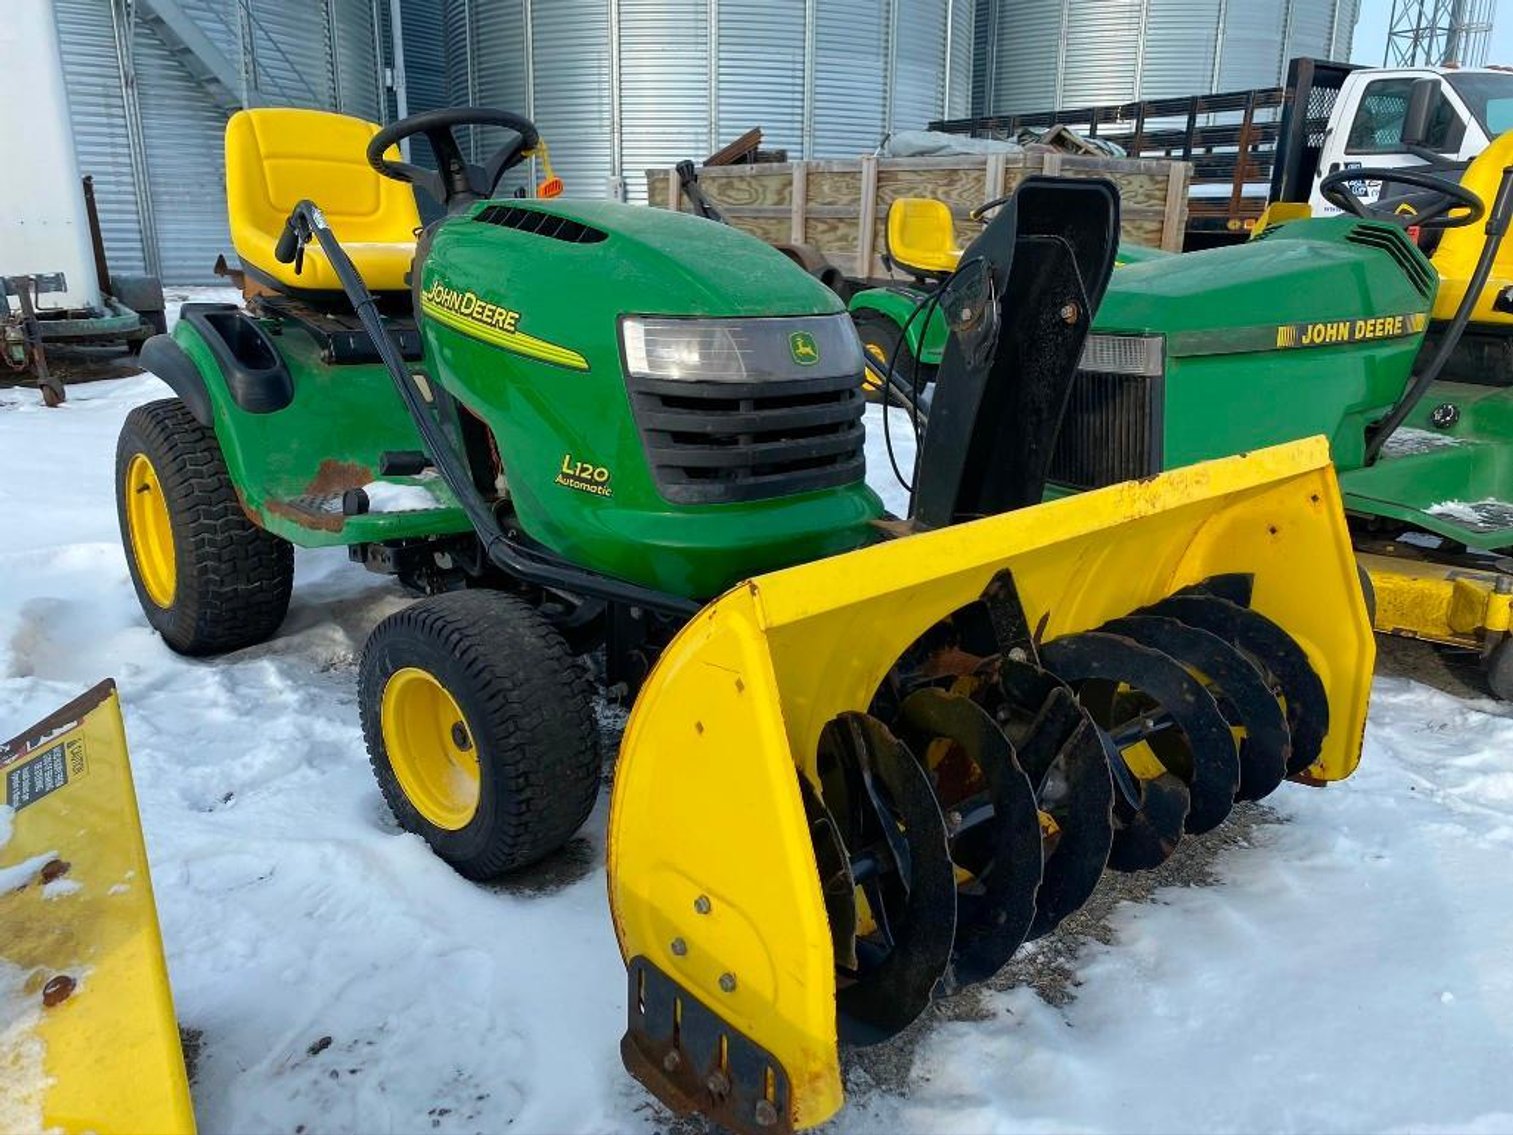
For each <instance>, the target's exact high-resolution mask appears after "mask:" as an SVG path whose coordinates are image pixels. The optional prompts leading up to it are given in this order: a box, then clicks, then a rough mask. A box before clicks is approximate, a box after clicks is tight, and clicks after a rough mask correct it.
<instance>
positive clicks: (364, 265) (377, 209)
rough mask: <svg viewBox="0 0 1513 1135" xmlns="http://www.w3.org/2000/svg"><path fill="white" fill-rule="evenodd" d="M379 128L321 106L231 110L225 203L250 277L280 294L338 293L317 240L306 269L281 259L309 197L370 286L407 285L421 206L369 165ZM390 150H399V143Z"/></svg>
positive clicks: (395, 153)
mask: <svg viewBox="0 0 1513 1135" xmlns="http://www.w3.org/2000/svg"><path fill="white" fill-rule="evenodd" d="M378 129H379V128H378V126H376V125H375V124H374V123H371V122H365V121H364V120H363V119H361V118H352V117H350V116H349V115H345V114H332V113H329V112H327V111H323V110H299V109H295V108H289V107H260V108H258V109H255V110H242V111H238V112H237V113H236V114H234V115H233V116H232V118H231V121H230V122H229V123H227V124H226V210H227V214H228V216H229V218H230V222H231V241H232V244H233V245H234V246H235V247H236V254H237V256H238V257H239V258H240V259H241V262H242V267H243V268H244V269H245V270H246V271H247V273H248V274H249V275H250V276H251V277H252V278H254V279H256V280H257V281H258V282H259V283H262V284H265V285H267V286H269V287H273V288H277V289H279V290H280V291H289V292H297V293H306V292H326V291H334V292H337V293H338V294H340V292H341V281H340V280H338V279H337V277H336V272H335V270H334V269H333V268H332V267H331V264H330V262H329V261H328V260H327V259H326V257H325V254H324V253H322V252H321V250H320V247H319V245H316V244H313V243H312V244H310V245H309V246H307V247H306V249H305V256H304V266H303V267H304V270H303V271H302V272H300V273H298V274H296V273H295V271H294V265H293V264H280V263H279V262H278V261H277V260H276V259H274V256H273V248H274V245H275V244H277V243H278V238H279V234H280V233H282V232H283V230H284V222H285V221H286V220H287V219H288V217H289V211H290V210H291V209H292V208H294V206H295V205H296V204H297V203H298V202H300V201H301V200H303V199H305V198H309V199H310V200H311V201H313V202H315V204H316V205H318V206H319V207H320V209H321V211H322V212H323V213H325V215H326V220H327V222H328V223H329V224H330V226H331V231H332V232H334V233H335V234H336V236H337V239H339V240H340V241H341V244H342V247H343V248H344V249H346V251H347V255H348V256H350V257H351V258H352V263H353V264H355V265H356V266H357V271H358V273H359V274H360V275H361V276H362V279H363V283H365V284H366V285H367V286H368V289H369V290H370V291H373V292H396V291H403V290H405V289H406V288H407V287H408V286H409V285H408V281H407V277H408V275H409V272H410V265H411V263H412V262H413V261H414V259H415V232H416V230H417V229H419V228H420V212H419V210H418V209H417V208H416V205H415V194H414V192H413V191H412V190H411V188H410V187H409V186H408V185H403V184H401V183H400V182H397V181H391V180H390V179H388V178H386V177H383V176H382V175H380V174H379V173H377V172H376V171H375V170H374V169H373V168H372V167H371V166H369V165H368V159H367V156H366V151H367V147H368V141H369V139H371V138H372V137H373V135H375V134H377V133H378ZM390 153H391V155H392V156H395V157H397V156H398V151H397V149H396V150H392V151H390Z"/></svg>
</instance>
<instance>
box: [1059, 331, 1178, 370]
mask: <svg viewBox="0 0 1513 1135" xmlns="http://www.w3.org/2000/svg"><path fill="white" fill-rule="evenodd" d="M1165 352H1166V340H1165V339H1164V338H1162V337H1161V336H1160V335H1097V334H1093V335H1089V336H1088V337H1087V343H1086V344H1085V345H1084V346H1083V348H1082V362H1081V363H1079V364H1078V368H1077V369H1078V370H1088V371H1094V372H1095V373H1098V374H1137V375H1140V376H1142V377H1144V378H1159V377H1160V376H1161V375H1162V374H1163V373H1164V371H1163V367H1162V364H1163V362H1164V356H1165Z"/></svg>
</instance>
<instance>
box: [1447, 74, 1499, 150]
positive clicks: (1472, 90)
mask: <svg viewBox="0 0 1513 1135" xmlns="http://www.w3.org/2000/svg"><path fill="white" fill-rule="evenodd" d="M1445 79H1446V81H1447V82H1449V84H1450V85H1451V86H1452V87H1454V88H1455V92H1456V94H1458V95H1460V97H1461V98H1462V99H1464V100H1465V102H1466V105H1467V106H1468V107H1470V109H1471V113H1472V114H1473V115H1474V116H1475V118H1476V120H1477V121H1478V122H1480V123H1481V125H1482V129H1483V130H1485V131H1486V133H1487V137H1488V138H1496V137H1497V136H1498V135H1499V134H1504V133H1506V132H1507V131H1509V130H1513V74H1509V73H1508V72H1506V71H1461V72H1452V73H1450V74H1449V75H1446V76H1445Z"/></svg>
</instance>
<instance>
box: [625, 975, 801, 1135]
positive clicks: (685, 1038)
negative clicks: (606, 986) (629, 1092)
mask: <svg viewBox="0 0 1513 1135" xmlns="http://www.w3.org/2000/svg"><path fill="white" fill-rule="evenodd" d="M627 969H628V976H629V980H630V986H629V990H628V994H627V1014H628V1016H629V1025H628V1027H627V1028H626V1030H625V1036H624V1038H622V1039H621V1041H620V1058H621V1059H622V1060H623V1061H624V1062H625V1067H626V1070H627V1071H629V1072H630V1074H631V1075H632V1076H634V1077H635V1078H636V1079H637V1080H639V1081H640V1082H641V1083H642V1084H644V1085H645V1086H646V1088H647V1089H648V1090H649V1091H650V1092H651V1093H652V1095H654V1096H656V1097H657V1099H659V1100H661V1101H662V1102H663V1103H664V1104H666V1105H667V1106H668V1107H670V1108H672V1109H673V1110H674V1111H676V1112H677V1113H678V1114H680V1115H686V1114H689V1113H691V1112H698V1113H699V1114H701V1115H703V1116H704V1117H705V1118H706V1119H708V1120H709V1121H710V1123H711V1124H713V1125H715V1126H718V1127H724V1128H727V1129H729V1130H730V1131H734V1132H738V1133H740V1135H765V1133H769V1132H770V1133H774V1135H786V1133H788V1132H791V1131H792V1130H793V1120H792V1116H791V1114H790V1113H791V1108H790V1106H789V1101H790V1087H789V1082H788V1073H787V1072H786V1071H784V1069H783V1066H782V1065H781V1064H779V1063H778V1062H777V1060H776V1059H774V1058H773V1057H772V1056H771V1054H769V1053H768V1052H767V1050H766V1049H764V1048H761V1047H760V1046H758V1045H757V1044H755V1043H753V1042H752V1041H751V1040H749V1039H747V1038H746V1037H745V1036H744V1035H742V1034H741V1033H739V1032H737V1031H736V1030H735V1029H734V1028H732V1027H731V1026H730V1025H728V1024H726V1022H725V1021H723V1020H721V1019H720V1017H719V1016H717V1015H716V1014H715V1013H713V1012H712V1011H710V1010H709V1009H707V1008H705V1007H704V1005H703V1004H702V1003H701V1002H700V1001H699V1000H698V999H697V998H695V997H694V996H693V994H691V993H689V992H688V991H687V990H685V989H684V988H683V987H682V986H680V985H679V984H678V983H677V982H676V981H674V980H673V979H672V978H670V977H668V976H667V975H666V974H665V973H663V972H662V971H661V970H659V969H658V968H657V967H656V966H655V965H653V964H652V963H651V962H649V961H647V960H646V959H645V958H644V957H637V958H632V959H631V961H630V963H629V965H628V967H627Z"/></svg>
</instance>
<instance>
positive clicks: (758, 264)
mask: <svg viewBox="0 0 1513 1135" xmlns="http://www.w3.org/2000/svg"><path fill="white" fill-rule="evenodd" d="M442 238H445V240H446V243H447V247H448V256H449V257H455V258H457V259H458V261H459V265H458V267H459V269H460V270H461V272H462V273H463V274H464V275H465V276H466V277H467V280H465V281H464V282H466V283H468V284H469V286H475V285H476V286H484V285H487V286H490V287H504V286H508V285H512V284H513V285H515V286H516V288H517V290H518V289H519V288H520V286H521V283H524V282H525V281H528V287H529V292H530V298H531V299H532V300H534V301H535V302H534V303H533V304H532V308H533V310H531V311H530V312H529V314H530V316H531V317H532V318H534V319H548V318H551V309H552V308H554V307H558V308H561V309H562V310H563V312H564V313H566V314H568V315H569V316H570V317H572V316H576V317H579V318H581V317H582V315H583V314H585V313H587V312H596V313H597V312H612V313H614V314H616V315H620V314H627V315H628V314H645V315H685V316H771V315H820V314H826V313H830V312H839V311H843V310H845V309H844V306H843V305H842V304H841V302H840V299H839V297H837V296H836V294H835V293H834V292H832V291H831V290H830V289H829V288H827V287H825V286H824V285H823V284H821V283H820V282H819V281H818V280H816V279H814V278H813V277H809V276H807V275H805V276H804V277H803V278H800V276H799V275H798V274H796V273H794V271H793V264H792V262H791V261H790V260H789V259H788V258H787V257H785V256H784V255H783V254H782V253H780V252H778V251H777V250H776V249H775V248H773V247H772V246H771V245H768V244H766V243H764V242H763V241H760V240H757V239H756V238H754V237H752V236H749V235H747V234H746V233H743V232H741V231H740V230H739V229H734V228H731V227H729V226H726V225H721V224H717V223H715V222H713V221H706V220H704V219H703V218H702V217H695V216H692V215H690V214H687V213H674V212H670V211H668V210H666V209H652V208H647V207H643V206H639V205H623V204H620V203H619V202H614V201H562V202H556V201H533V200H525V201H516V200H509V201H495V202H485V203H483V204H481V205H480V206H478V207H476V208H475V209H473V210H472V211H471V212H469V213H468V214H465V215H464V216H463V217H462V218H457V219H454V220H451V221H448V222H447V223H446V224H445V225H443V226H442V228H441V230H440V233H439V234H438V238H437V239H438V244H439V243H440V241H441V239H442ZM475 257H476V259H475ZM517 281H520V282H521V283H517ZM520 298H521V303H520V305H519V306H520V307H521V310H522V311H524V309H525V300H526V297H525V296H521V297H520Z"/></svg>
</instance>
